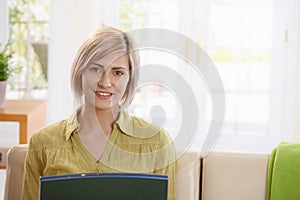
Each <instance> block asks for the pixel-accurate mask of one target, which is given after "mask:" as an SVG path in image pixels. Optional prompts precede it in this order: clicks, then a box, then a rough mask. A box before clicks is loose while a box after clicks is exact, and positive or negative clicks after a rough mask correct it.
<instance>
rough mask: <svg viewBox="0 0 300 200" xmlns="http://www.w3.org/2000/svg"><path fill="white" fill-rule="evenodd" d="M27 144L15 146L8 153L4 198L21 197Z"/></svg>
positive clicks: (6, 199) (5, 199)
mask: <svg viewBox="0 0 300 200" xmlns="http://www.w3.org/2000/svg"><path fill="white" fill-rule="evenodd" d="M26 151H27V145H26V144H20V145H16V146H13V147H12V148H10V149H9V151H8V153H7V159H8V160H7V167H6V180H5V189H4V200H8V199H21V193H22V180H23V173H24V162H25V156H26Z"/></svg>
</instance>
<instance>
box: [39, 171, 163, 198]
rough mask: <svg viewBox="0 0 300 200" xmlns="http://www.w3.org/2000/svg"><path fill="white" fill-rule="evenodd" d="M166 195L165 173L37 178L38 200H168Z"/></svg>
mask: <svg viewBox="0 0 300 200" xmlns="http://www.w3.org/2000/svg"><path fill="white" fill-rule="evenodd" d="M167 194H168V177H167V176H165V175H156V174H132V173H100V174H96V173H87V174H71V175H55V176H42V177H41V178H40V200H68V199H72V200H79V199H80V200H90V199H92V200H93V199H104V200H127V199H128V200H133V199H143V200H153V199H155V200H167Z"/></svg>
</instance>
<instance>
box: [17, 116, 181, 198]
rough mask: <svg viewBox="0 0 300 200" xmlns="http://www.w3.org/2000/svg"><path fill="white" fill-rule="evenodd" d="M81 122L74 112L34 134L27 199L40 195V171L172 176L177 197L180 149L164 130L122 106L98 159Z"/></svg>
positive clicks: (29, 153)
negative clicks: (81, 133) (81, 129)
mask: <svg viewBox="0 0 300 200" xmlns="http://www.w3.org/2000/svg"><path fill="white" fill-rule="evenodd" d="M79 127H80V125H79V123H78V121H77V114H74V115H72V116H71V117H70V118H68V119H66V120H62V121H59V122H57V123H55V124H52V125H50V126H47V127H45V128H43V129H41V130H39V131H37V132H36V133H34V134H33V136H32V137H31V139H30V142H29V146H28V151H27V155H26V161H25V173H24V179H23V191H22V199H24V200H37V199H39V179H40V176H49V175H58V174H77V173H102V172H116V173H117V172H135V173H149V174H163V175H167V176H168V178H169V182H168V199H175V174H176V168H177V161H176V152H175V148H174V144H173V142H172V139H171V138H170V137H169V135H168V134H167V133H166V132H165V131H164V130H162V129H160V128H159V127H156V126H155V125H152V124H150V123H148V122H146V121H144V120H142V119H140V118H137V117H134V116H130V115H129V114H128V113H127V112H125V111H121V112H120V114H119V118H118V120H117V121H116V122H115V124H114V127H113V131H112V134H111V136H110V138H109V140H108V142H107V144H106V147H105V150H104V153H103V154H102V157H101V159H100V161H99V162H96V161H95V160H94V158H93V156H92V155H91V154H90V152H89V151H88V150H87V148H86V147H85V145H84V144H83V142H82V141H81V140H80V137H79V136H78V134H77V131H78V129H79Z"/></svg>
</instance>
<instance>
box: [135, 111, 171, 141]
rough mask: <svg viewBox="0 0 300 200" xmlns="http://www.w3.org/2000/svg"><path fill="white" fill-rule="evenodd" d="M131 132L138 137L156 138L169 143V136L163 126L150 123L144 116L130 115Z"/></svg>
mask: <svg viewBox="0 0 300 200" xmlns="http://www.w3.org/2000/svg"><path fill="white" fill-rule="evenodd" d="M130 117H131V122H132V123H131V129H132V134H133V135H134V136H136V137H139V138H146V139H150V140H156V141H159V142H162V143H169V142H170V140H171V137H170V136H169V134H168V132H167V131H166V130H165V129H164V127H163V126H160V125H157V124H155V123H152V122H150V121H148V120H146V119H144V118H141V117H138V116H134V115H131V116H130Z"/></svg>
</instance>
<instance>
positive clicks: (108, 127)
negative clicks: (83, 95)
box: [79, 106, 120, 137]
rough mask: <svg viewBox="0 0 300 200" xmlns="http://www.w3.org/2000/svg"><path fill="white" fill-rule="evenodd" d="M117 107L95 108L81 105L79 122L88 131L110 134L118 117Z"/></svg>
mask: <svg viewBox="0 0 300 200" xmlns="http://www.w3.org/2000/svg"><path fill="white" fill-rule="evenodd" d="M119 111H120V110H119V108H117V109H97V108H95V107H93V106H83V108H82V111H81V113H80V118H79V123H80V124H81V127H82V128H84V129H85V130H90V131H88V132H90V133H99V130H100V132H101V133H102V134H105V135H106V136H107V137H109V136H110V135H111V132H112V129H113V125H114V123H115V121H116V120H117V118H118V114H119Z"/></svg>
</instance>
